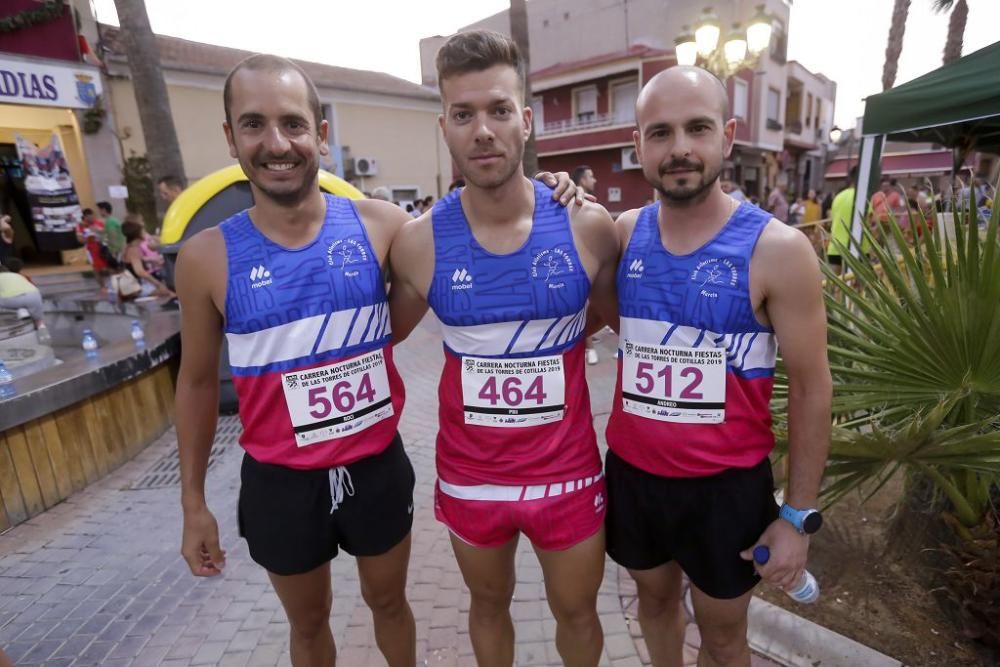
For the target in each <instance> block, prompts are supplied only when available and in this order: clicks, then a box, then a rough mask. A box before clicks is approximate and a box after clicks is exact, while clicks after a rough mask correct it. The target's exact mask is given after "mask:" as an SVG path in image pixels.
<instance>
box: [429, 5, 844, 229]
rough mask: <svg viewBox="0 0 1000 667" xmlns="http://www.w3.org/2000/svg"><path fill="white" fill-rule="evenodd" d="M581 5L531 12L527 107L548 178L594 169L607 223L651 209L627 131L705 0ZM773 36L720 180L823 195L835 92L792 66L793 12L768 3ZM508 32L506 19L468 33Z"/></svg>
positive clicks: (745, 83) (737, 94) (734, 94)
mask: <svg viewBox="0 0 1000 667" xmlns="http://www.w3.org/2000/svg"><path fill="white" fill-rule="evenodd" d="M590 4H591V5H593V6H583V5H580V4H579V3H576V2H572V1H571V0H533V2H530V3H528V5H527V7H528V24H529V39H530V46H531V69H532V71H531V87H532V99H531V100H530V102H529V103H530V104H531V107H532V109H533V110H534V116H535V137H536V146H537V150H538V155H539V163H540V165H541V167H542V168H544V169H548V170H552V171H557V170H567V171H572V169H573V168H574V167H576V166H578V165H587V166H590V167H591V168H592V169H593V170H594V173H595V176H596V177H597V180H598V184H597V190H598V192H597V197H598V199H599V201H601V203H602V204H604V205H605V206H606V207H607V208H608V210H609V211H611V212H612V213H617V212H621V211H624V210H627V209H629V208H634V207H636V206H641V205H643V204H645V203H646V202H647V201H651V200H652V199H653V196H654V195H653V190H652V188H651V187H650V186H649V185H648V184H647V183H646V181H645V179H644V178H643V176H642V172H641V170H640V169H639V165H638V164H637V162H636V161H635V152H634V144H633V139H632V132H633V130H634V125H635V122H634V121H635V119H634V105H635V99H636V96H637V95H638V91H639V90H640V89H641V87H642V86H643V85H644V84H645V83H646V82H647V81H648V80H649V79H650V78H652V77H653V76H654V75H655V74H657V73H658V72H660V71H662V70H663V69H665V68H667V67H671V66H673V65H674V64H676V58H675V56H674V53H673V44H674V38H675V37H676V36H678V35H680V34H682V33H683V32H684V31H685V28H687V27H688V26H691V25H694V24H695V23H696V22H697V21H698V19H699V17H700V15H701V13H702V11H703V9H704V7H705V3H704V2H703V1H698V0H667V1H663V0H618V1H614V2H600V3H590ZM763 4H765V5H766V9H767V11H768V13H769V14H770V15H771V16H772V28H773V33H772V38H771V45H770V48H769V49H768V50H766V51H765V52H764V53H763V54H761V57H760V60H759V62H758V63H757V66H756V67H755V68H754V69H753V70H749V69H747V70H743V71H740V72H738V73H736V74H735V75H734V76H733V77H731V78H730V79H728V80H727V81H726V82H725V83H726V87H727V89H728V91H729V98H730V114H731V117H733V118H735V119H737V121H738V122H737V131H736V144H735V147H734V149H733V153H732V155H731V157H730V159H729V160H727V161H726V163H725V166H724V172H723V178H726V179H730V180H733V181H735V182H737V183H738V184H740V186H741V187H742V188H743V189H744V191H745V192H746V193H747V194H748V195H751V196H756V197H758V198H760V199H764V198H765V197H766V195H767V193H768V192H769V191H770V189H771V188H773V187H774V186H775V185H777V184H778V183H782V184H784V185H785V186H786V187H787V189H788V191H789V193H790V194H794V195H798V194H803V195H804V194H805V193H806V192H807V191H808V190H809V189H813V188H815V189H817V190H822V187H823V184H824V178H823V177H824V165H825V161H826V157H827V152H828V150H829V131H830V129H831V128H832V127H833V114H834V104H835V99H836V84H835V83H834V82H832V81H830V80H829V79H827V78H826V77H824V76H823V75H821V74H814V73H812V72H810V71H809V70H808V69H806V68H805V67H804V66H802V65H801V64H799V63H797V62H794V61H788V60H787V42H788V30H789V25H788V22H789V5H790V3H789V2H787V1H786V0H768V2H766V3H763ZM714 9H715V11H716V12H717V14H718V16H719V18H720V23H721V25H723V26H730V25H732V24H733V23H735V22H740V23H742V24H743V25H746V24H747V23H748V22H749V20H750V18H751V16H752V15H753V13H754V12H755V11H756V10H755V7H754V6H753V5H751V4H750V3H741V2H736V1H733V0H730V1H728V2H718V3H715V5H714ZM473 29H491V30H497V31H499V32H504V33H507V34H509V33H510V28H509V16H508V13H507V12H501V13H499V14H495V15H493V16H490V17H488V18H485V19H483V20H482V21H478V22H476V23H474V24H471V25H468V26H465V27H464V28H461V30H473ZM445 39H446V38H445V37H440V36H436V37H429V38H426V39H424V40H422V42H421V64H422V72H423V76H422V80H423V82H424V83H425V85H433V84H435V83H436V76H435V72H434V57H435V55H436V53H437V50H438V49H439V48H440V46H441V44H442V43H443V42H444V40H445Z"/></svg>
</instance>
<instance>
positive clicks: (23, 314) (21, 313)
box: [17, 308, 31, 320]
mask: <svg viewBox="0 0 1000 667" xmlns="http://www.w3.org/2000/svg"><path fill="white" fill-rule="evenodd" d="M29 317H31V313H29V312H28V309H27V308H18V309H17V319H19V320H26V319H28V318H29Z"/></svg>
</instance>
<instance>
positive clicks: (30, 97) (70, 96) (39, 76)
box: [0, 56, 101, 109]
mask: <svg viewBox="0 0 1000 667" xmlns="http://www.w3.org/2000/svg"><path fill="white" fill-rule="evenodd" d="M100 94H101V73H100V72H99V71H98V70H97V68H96V67H90V66H88V65H83V64H70V63H67V64H65V65H64V64H62V63H59V62H56V61H53V60H43V61H39V60H22V59H20V58H10V57H7V56H0V104H32V105H35V106H46V107H63V108H71V109H86V108H88V107H92V106H94V102H96V101H97V96H98V95H100Z"/></svg>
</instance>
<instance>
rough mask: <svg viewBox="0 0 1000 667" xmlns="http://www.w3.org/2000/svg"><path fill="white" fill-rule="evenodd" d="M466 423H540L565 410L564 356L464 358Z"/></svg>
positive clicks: (556, 419)
mask: <svg viewBox="0 0 1000 667" xmlns="http://www.w3.org/2000/svg"><path fill="white" fill-rule="evenodd" d="M462 402H463V403H464V408H465V423H466V424H477V425H479V426H499V427H518V426H538V425H540V424H548V423H550V422H555V421H559V420H560V419H562V418H563V415H564V414H565V412H566V383H565V380H564V379H563V365H562V357H561V356H552V357H532V358H530V359H486V358H482V357H463V358H462Z"/></svg>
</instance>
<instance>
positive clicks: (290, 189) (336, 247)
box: [177, 56, 416, 667]
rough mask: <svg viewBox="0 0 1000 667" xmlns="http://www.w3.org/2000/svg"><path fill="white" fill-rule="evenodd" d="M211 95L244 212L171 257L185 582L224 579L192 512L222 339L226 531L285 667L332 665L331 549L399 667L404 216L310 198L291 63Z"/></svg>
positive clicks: (405, 631) (302, 82) (315, 118)
mask: <svg viewBox="0 0 1000 667" xmlns="http://www.w3.org/2000/svg"><path fill="white" fill-rule="evenodd" d="M224 99H225V112H226V114H225V115H226V121H225V123H224V125H223V128H224V131H225V135H226V140H227V142H228V144H229V151H230V155H231V156H232V157H234V158H236V159H238V160H239V162H240V166H241V167H242V168H243V171H244V172H245V173H246V175H247V178H248V179H249V181H250V187H251V190H252V191H253V195H254V206H253V208H251V209H249V210H247V211H243V212H241V213H238V214H236V215H235V216H233V217H231V218H230V219H228V220H226V221H225V222H223V223H222V224H220V225H219V226H218V227H211V228H209V229H206V230H204V231H202V232H200V233H198V234H197V235H196V236H194V237H193V238H192V239H190V240H189V241H188V242H187V243H185V245H184V247H183V248H182V250H181V252H180V256H179V258H178V263H177V294H178V297H179V298H180V302H181V304H182V311H181V312H182V318H181V339H182V341H183V342H184V354H183V355H182V358H181V369H180V376H179V377H178V382H177V417H178V419H177V438H178V446H179V449H180V458H181V474H182V493H181V500H182V507H183V511H184V531H183V546H182V554H183V556H184V558H185V560H186V561H187V563H188V566H189V567H190V568H191V572H192V573H193V574H195V575H196V576H213V575H217V574H219V573H220V572H221V571H222V568H223V567H224V566H225V552H224V551H223V550H222V548H221V547H220V545H219V534H218V527H217V525H216V522H215V518H214V517H213V515H212V513H211V512H210V511H209V509H208V506H207V503H206V499H205V473H206V469H207V465H208V456H209V451H210V449H211V447H212V440H213V435H214V432H215V424H216V406H217V405H218V391H219V389H218V386H219V376H218V367H219V352H220V346H221V343H222V336H223V334H224V335H225V336H226V338H227V341H228V343H229V359H230V364H231V366H232V370H233V382H234V384H235V386H236V391H237V393H238V395H239V397H240V418H241V421H242V423H243V427H244V431H243V434H242V436H241V438H240V444H241V445H242V446H243V448H244V450H246V454H245V456H244V460H243V468H242V475H241V479H242V484H241V489H240V500H239V527H240V534H241V535H242V536H243V537H244V538H246V540H247V543H248V546H249V549H250V556H251V558H253V559H254V560H255V561H256V562H257V563H259V564H260V565H262V566H263V567H264V568H265V569H266V570H267V571H268V574H269V576H270V579H271V583H272V585H273V586H274V589H275V591H276V592H277V594H278V598H279V599H280V600H281V603H282V606H283V607H284V609H285V612H286V614H287V616H288V621H289V624H290V626H291V645H290V652H291V659H292V663H293V664H295V665H316V666H319V665H323V666H327V665H332V664H333V663H334V657H335V654H336V650H335V647H334V643H333V635H332V634H331V632H330V610H331V605H332V599H333V592H332V590H333V589H332V586H331V581H330V565H329V562H330V560H331V559H332V558H334V557H335V556H336V555H337V553H338V551H339V550H340V549H343V550H345V551H348V552H349V553H351V554H353V555H354V556H356V558H357V565H358V573H359V576H360V579H361V591H362V596H363V597H364V600H365V602H366V603H367V604H368V606H369V608H371V610H372V615H373V619H374V626H375V640H376V643H377V644H378V647H379V649H380V650H381V652H382V654H383V655H384V656H385V659H386V661H387V662H388V664H389V665H390V667H412V665H413V664H414V662H415V660H416V635H415V628H414V622H413V614H412V612H411V611H410V607H409V604H408V603H407V601H406V596H405V589H406V566H407V562H408V560H409V553H410V527H411V524H412V519H413V515H412V512H413V485H414V473H413V468H412V466H411V465H410V461H409V459H408V458H407V456H406V453H405V452H404V450H403V444H402V441H401V440H400V437H399V434H398V433H397V423H398V421H399V418H400V414H401V412H402V408H403V397H404V391H403V384H402V381H401V379H400V377H399V374H398V373H397V372H396V368H395V365H394V364H393V358H392V346H391V334H390V331H391V329H390V326H389V322H388V308H387V304H386V295H385V273H384V268H385V265H386V262H387V256H388V251H389V245H390V242H391V240H392V237H393V236H394V234H395V232H396V230H397V229H399V227H400V226H401V225H402V223H403V222H405V221H406V220H407V219H408V216H407V215H406V214H405V213H404V212H403V211H401V210H400V209H399V208H398V207H395V206H393V205H392V204H391V203H389V202H385V201H379V200H374V199H371V200H362V201H357V202H352V201H350V200H348V199H345V198H342V197H334V196H331V195H325V194H324V193H323V192H322V191H321V190H320V188H319V183H318V172H319V161H320V157H321V156H323V155H325V154H326V152H327V151H328V150H329V149H328V145H327V132H328V125H327V122H326V121H325V120H323V119H322V118H321V116H320V115H319V114H318V113H317V109H316V104H315V103H314V102H315V99H316V93H315V87H314V85H313V83H312V82H311V81H310V80H309V79H308V77H307V76H306V75H305V74H304V73H303V72H302V70H301V68H299V67H298V66H296V65H295V64H294V63H292V62H290V61H288V60H285V59H283V58H277V57H274V56H251V57H250V58H248V59H246V60H244V61H243V62H241V63H240V64H239V65H237V66H236V68H235V69H234V70H233V71H232V72H231V73H230V75H229V77H228V78H227V79H226V88H225V96H224ZM317 267H319V268H317ZM223 313H225V317H223ZM374 517H377V518H378V520H377V521H376V520H374Z"/></svg>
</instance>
